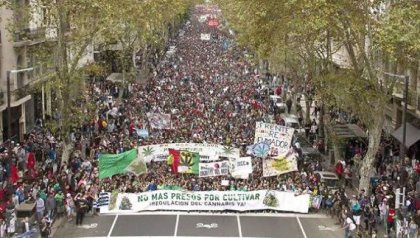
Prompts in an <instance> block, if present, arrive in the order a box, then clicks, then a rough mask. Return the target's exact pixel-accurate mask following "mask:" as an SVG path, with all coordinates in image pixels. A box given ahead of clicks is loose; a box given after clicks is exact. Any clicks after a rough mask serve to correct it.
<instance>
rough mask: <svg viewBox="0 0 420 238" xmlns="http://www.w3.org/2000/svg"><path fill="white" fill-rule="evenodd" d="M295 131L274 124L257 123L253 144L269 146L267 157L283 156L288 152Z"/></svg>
mask: <svg viewBox="0 0 420 238" xmlns="http://www.w3.org/2000/svg"><path fill="white" fill-rule="evenodd" d="M294 132H295V129H293V128H290V127H286V126H279V125H276V124H270V123H264V122H257V123H256V126H255V137H254V144H257V143H259V142H265V143H267V144H268V145H270V152H269V153H268V154H269V156H272V157H278V156H285V155H286V154H287V152H288V151H289V148H290V145H291V142H292V138H293V134H294Z"/></svg>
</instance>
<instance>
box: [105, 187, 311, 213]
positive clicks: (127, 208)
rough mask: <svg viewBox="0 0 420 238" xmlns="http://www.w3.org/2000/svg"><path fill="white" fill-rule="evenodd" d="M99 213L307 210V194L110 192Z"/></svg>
mask: <svg viewBox="0 0 420 238" xmlns="http://www.w3.org/2000/svg"><path fill="white" fill-rule="evenodd" d="M113 196H114V197H113V199H111V202H110V204H109V206H108V207H102V208H101V213H132V212H139V211H154V210H171V211H173V210H178V211H216V210H217V211H222V210H234V211H252V210H265V209H270V210H276V211H285V212H299V213H308V209H309V205H310V200H309V199H310V197H309V194H304V195H296V194H295V193H292V192H280V191H270V190H258V191H248V192H243V191H199V192H191V191H176V190H158V191H153V192H144V193H120V194H113Z"/></svg>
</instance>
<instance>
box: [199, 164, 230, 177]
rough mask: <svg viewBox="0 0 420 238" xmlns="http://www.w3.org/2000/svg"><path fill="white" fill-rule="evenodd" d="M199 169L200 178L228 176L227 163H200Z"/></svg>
mask: <svg viewBox="0 0 420 238" xmlns="http://www.w3.org/2000/svg"><path fill="white" fill-rule="evenodd" d="M199 168H200V169H199V176H200V177H214V176H221V175H228V174H229V162H228V161H222V162H211V163H200V165H199Z"/></svg>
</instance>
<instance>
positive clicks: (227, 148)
mask: <svg viewBox="0 0 420 238" xmlns="http://www.w3.org/2000/svg"><path fill="white" fill-rule="evenodd" d="M233 150H234V149H233V147H230V146H224V147H223V153H225V154H227V155H231V154H233Z"/></svg>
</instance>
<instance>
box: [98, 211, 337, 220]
mask: <svg viewBox="0 0 420 238" xmlns="http://www.w3.org/2000/svg"><path fill="white" fill-rule="evenodd" d="M117 214H118V215H121V216H146V215H154V216H165V215H166V216H168V215H173V216H175V215H183V216H238V215H239V216H241V217H296V216H299V217H300V218H319V219H323V218H329V216H327V215H324V214H296V213H261V214H258V213H241V214H238V213H211V212H130V213H104V214H101V216H115V215H117Z"/></svg>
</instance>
